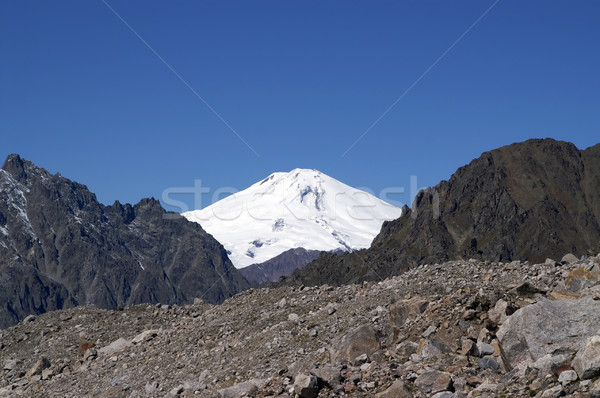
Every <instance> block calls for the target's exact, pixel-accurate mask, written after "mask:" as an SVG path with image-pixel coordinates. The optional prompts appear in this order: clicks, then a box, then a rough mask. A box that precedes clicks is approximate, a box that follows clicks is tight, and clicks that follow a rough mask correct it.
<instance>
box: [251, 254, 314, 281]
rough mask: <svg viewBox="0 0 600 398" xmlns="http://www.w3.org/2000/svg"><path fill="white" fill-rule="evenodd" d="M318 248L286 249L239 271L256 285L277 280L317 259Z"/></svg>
mask: <svg viewBox="0 0 600 398" xmlns="http://www.w3.org/2000/svg"><path fill="white" fill-rule="evenodd" d="M319 253H320V252H319V251H318V250H306V249H304V248H302V247H298V248H295V249H290V250H286V251H284V252H283V253H281V254H280V255H278V256H276V257H273V258H272V259H270V260H267V261H265V262H264V263H260V264H252V265H249V266H247V267H244V268H240V269H239V271H240V273H241V274H242V275H244V276H245V277H246V279H248V281H249V282H250V283H251V284H252V285H254V286H260V285H262V284H265V283H268V282H277V281H278V280H279V278H281V277H282V276H289V275H291V274H292V272H294V270H295V269H297V268H303V267H305V266H306V264H308V263H310V262H311V261H313V260H314V259H316V258H317V257H318V255H319Z"/></svg>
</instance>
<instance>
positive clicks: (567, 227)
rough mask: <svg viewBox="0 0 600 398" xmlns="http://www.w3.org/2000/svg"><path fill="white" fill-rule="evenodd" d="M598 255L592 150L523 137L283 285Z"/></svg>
mask: <svg viewBox="0 0 600 398" xmlns="http://www.w3.org/2000/svg"><path fill="white" fill-rule="evenodd" d="M599 249H600V144H598V145H595V146H592V147H589V148H587V149H585V150H579V149H578V148H577V147H576V146H575V145H573V144H571V143H568V142H563V141H555V140H553V139H533V140H528V141H525V142H522V143H516V144H512V145H508V146H504V147H501V148H498V149H495V150H492V151H489V152H485V153H483V154H482V155H481V156H480V157H479V158H477V159H475V160H473V161H472V162H471V163H470V164H468V165H466V166H463V167H461V168H459V169H458V170H457V171H456V172H455V173H454V174H453V175H452V176H451V177H450V179H449V180H448V181H442V182H440V183H439V184H438V185H436V186H435V187H433V188H428V189H425V190H422V191H421V192H419V193H418V194H417V196H416V198H415V200H414V202H413V205H412V208H411V209H409V208H408V207H406V208H405V209H404V211H403V214H402V216H401V217H400V218H398V219H396V220H393V221H389V222H385V223H384V224H383V226H382V229H381V232H380V233H379V235H377V237H376V238H375V239H374V240H373V243H372V244H371V246H370V248H368V249H365V250H360V251H355V252H353V253H345V254H340V255H336V254H331V253H321V254H320V256H319V257H318V258H317V259H316V260H315V261H313V262H311V263H310V264H308V265H307V266H306V267H305V268H303V269H301V270H296V271H295V272H294V273H293V274H292V275H291V276H290V277H289V278H287V279H286V280H285V281H284V282H283V283H286V284H305V285H317V284H333V285H339V284H345V283H357V282H361V281H365V280H381V279H383V278H386V277H388V276H390V275H397V274H399V273H401V272H403V271H406V270H408V269H410V268H413V267H415V266H417V265H419V264H433V263H441V262H444V261H448V260H457V259H470V258H473V259H478V260H484V261H496V262H510V261H512V260H529V261H531V262H543V261H544V260H545V259H546V258H547V257H550V258H560V257H561V256H562V254H563V253H573V254H575V255H583V254H588V252H594V251H598V250H599Z"/></svg>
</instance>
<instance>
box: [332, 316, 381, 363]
mask: <svg viewBox="0 0 600 398" xmlns="http://www.w3.org/2000/svg"><path fill="white" fill-rule="evenodd" d="M379 349H380V344H379V339H378V338H377V334H376V333H375V329H373V327H371V326H370V325H362V326H359V327H358V328H356V329H354V330H352V331H350V332H349V333H347V334H345V335H344V336H343V337H342V338H341V339H340V341H339V342H338V343H337V344H335V348H334V353H333V355H332V358H333V361H334V363H335V362H352V361H354V358H356V357H358V356H360V355H363V354H367V355H368V356H371V355H372V354H373V353H374V352H375V351H377V350H379Z"/></svg>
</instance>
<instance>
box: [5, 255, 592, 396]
mask: <svg viewBox="0 0 600 398" xmlns="http://www.w3.org/2000/svg"><path fill="white" fill-rule="evenodd" d="M599 280H600V255H599V256H596V257H582V258H579V259H578V258H576V257H575V256H573V255H566V256H564V257H563V258H562V261H561V259H558V261H556V262H555V261H554V260H550V259H549V260H547V261H546V262H545V263H542V264H529V263H527V262H525V263H520V262H518V261H516V262H511V263H486V262H479V261H476V260H469V261H454V262H449V263H445V264H440V265H438V264H434V265H422V266H419V267H417V268H415V269H411V270H409V271H408V272H406V273H404V274H402V275H400V276H396V277H393V278H389V279H386V280H382V281H380V282H365V283H363V284H359V285H348V286H341V287H337V288H334V287H330V286H320V287H279V288H275V289H273V288H271V289H251V290H247V291H245V292H242V293H239V294H238V295H236V296H234V297H233V298H231V299H228V300H226V301H225V302H224V303H223V304H222V305H212V304H207V303H204V302H201V301H200V300H196V302H195V303H194V304H190V305H185V306H173V307H171V306H168V305H144V304H142V305H136V306H132V307H129V308H126V309H124V310H121V311H109V310H102V309H97V308H92V307H86V306H81V307H77V308H72V309H66V310H60V311H53V312H48V313H46V314H43V315H39V316H29V317H27V318H26V319H25V320H24V321H22V322H21V323H19V324H18V325H16V326H13V327H10V328H8V329H5V330H2V331H0V366H1V368H0V396H1V397H5V396H10V397H12V396H17V397H18V396H23V397H47V396H50V397H54V396H60V397H86V396H93V397H155V396H188V397H189V396H197V397H267V396H271V397H274V396H278V397H333V396H348V397H372V396H378V397H431V396H433V397H436V398H445V397H478V396H480V397H532V396H535V397H558V396H565V395H568V396H579V397H600V381H598V382H596V378H597V377H598V376H600V336H599V334H600V285H599V282H598V281H599Z"/></svg>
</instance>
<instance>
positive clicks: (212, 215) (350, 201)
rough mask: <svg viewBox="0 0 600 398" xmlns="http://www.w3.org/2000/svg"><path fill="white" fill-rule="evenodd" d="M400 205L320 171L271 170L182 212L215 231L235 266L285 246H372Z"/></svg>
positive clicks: (262, 258)
mask: <svg viewBox="0 0 600 398" xmlns="http://www.w3.org/2000/svg"><path fill="white" fill-rule="evenodd" d="M400 213H401V210H400V209H399V208H397V207H395V206H392V205H390V204H389V203H386V202H384V201H383V200H380V199H378V198H376V197H375V196H373V195H371V194H369V193H367V192H365V191H361V190H358V189H355V188H352V187H350V186H348V185H346V184H343V183H341V182H340V181H337V180H335V179H333V178H331V177H329V176H327V175H325V174H323V173H321V172H320V171H318V170H310V169H295V170H292V171H290V172H289V173H273V174H271V175H270V176H268V177H267V178H265V179H264V180H262V181H260V182H258V183H256V184H254V185H252V186H251V187H249V188H247V189H245V190H243V191H241V192H238V193H236V194H234V195H231V196H228V197H226V198H225V199H222V200H220V201H218V202H216V203H213V204H212V205H210V206H208V207H206V208H204V209H202V210H194V211H190V212H186V213H183V216H184V217H186V218H187V219H188V220H190V221H195V222H198V223H200V224H201V225H202V227H203V228H204V229H205V230H206V231H207V232H208V233H210V234H212V235H213V236H214V237H215V238H216V239H217V240H218V241H219V242H220V243H221V244H222V245H223V246H225V248H226V249H227V251H228V253H229V258H230V259H231V261H232V262H233V264H234V265H235V267H237V268H243V267H246V266H248V265H250V264H256V263H262V262H264V261H267V260H269V259H271V258H273V257H275V256H277V255H279V254H281V253H283V252H284V251H286V250H289V249H293V248H298V247H302V248H304V249H308V250H323V251H329V250H336V249H342V250H355V249H362V248H366V247H369V245H370V244H371V241H372V240H373V238H374V237H375V236H376V235H377V234H378V233H379V230H380V228H381V224H382V223H383V221H385V220H393V219H396V218H398V217H399V216H400Z"/></svg>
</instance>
